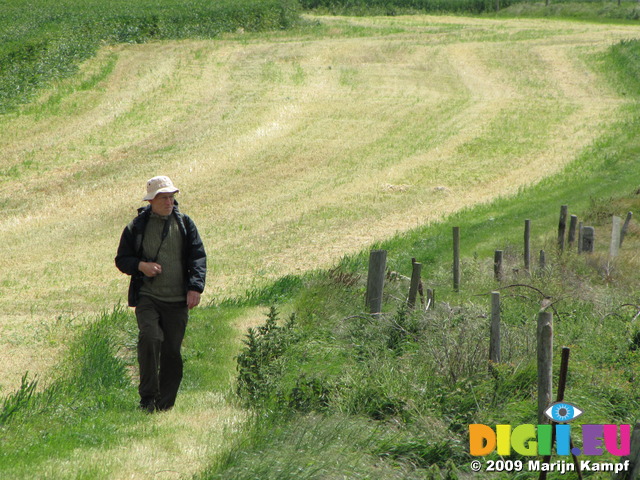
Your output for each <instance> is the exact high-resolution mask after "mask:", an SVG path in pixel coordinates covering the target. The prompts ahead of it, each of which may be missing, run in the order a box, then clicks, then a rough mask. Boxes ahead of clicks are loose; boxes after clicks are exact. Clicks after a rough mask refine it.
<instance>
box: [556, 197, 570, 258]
mask: <svg viewBox="0 0 640 480" xmlns="http://www.w3.org/2000/svg"><path fill="white" fill-rule="evenodd" d="M568 213H569V207H568V205H562V206H561V207H560V221H559V222H558V249H559V250H560V252H562V251H564V234H565V231H566V229H567V214H568Z"/></svg>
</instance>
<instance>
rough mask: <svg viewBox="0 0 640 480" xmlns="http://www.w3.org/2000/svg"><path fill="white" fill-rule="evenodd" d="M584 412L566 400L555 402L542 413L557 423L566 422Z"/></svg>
mask: <svg viewBox="0 0 640 480" xmlns="http://www.w3.org/2000/svg"><path fill="white" fill-rule="evenodd" d="M583 413H584V412H583V411H582V410H580V409H579V408H578V407H576V406H575V405H571V404H570V403H567V402H556V403H554V404H552V405H551V406H550V407H549V408H547V409H546V410H545V411H544V414H545V415H546V416H547V417H548V418H550V419H551V420H553V421H554V422H557V423H568V422H571V421H572V420H575V419H576V418H578V417H579V416H580V415H582V414H583Z"/></svg>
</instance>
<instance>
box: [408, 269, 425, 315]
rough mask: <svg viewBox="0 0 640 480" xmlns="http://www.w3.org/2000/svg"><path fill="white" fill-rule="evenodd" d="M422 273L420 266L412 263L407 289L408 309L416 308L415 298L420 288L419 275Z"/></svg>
mask: <svg viewBox="0 0 640 480" xmlns="http://www.w3.org/2000/svg"><path fill="white" fill-rule="evenodd" d="M421 272H422V264H421V263H418V262H413V270H412V272H411V287H410V288H409V302H408V306H409V308H410V309H413V307H415V306H416V298H417V296H418V287H419V286H420V274H421Z"/></svg>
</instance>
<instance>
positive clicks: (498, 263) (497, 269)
mask: <svg viewBox="0 0 640 480" xmlns="http://www.w3.org/2000/svg"><path fill="white" fill-rule="evenodd" d="M502 253H503V252H502V250H496V253H495V255H494V257H493V277H494V278H495V279H496V281H498V282H501V281H502Z"/></svg>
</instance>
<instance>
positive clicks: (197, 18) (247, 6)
mask: <svg viewBox="0 0 640 480" xmlns="http://www.w3.org/2000/svg"><path fill="white" fill-rule="evenodd" d="M298 9H299V6H298V3H297V2H296V1H295V0H259V1H257V0H233V1H231V0H222V1H215V2H211V1H206V0H192V1H189V2H181V1H177V0H162V1H160V2H158V1H151V0H142V1H136V2H128V1H124V0H117V1H111V2H106V3H105V2H101V1H99V0H64V1H60V2H51V1H47V0H36V1H27V0H12V1H11V2H6V1H5V2H2V4H1V10H2V16H1V17H0V113H5V112H8V111H10V110H12V109H14V108H15V107H16V106H17V105H19V104H21V103H25V102H28V101H29V100H30V99H32V98H33V96H34V95H35V94H36V92H37V91H38V89H39V88H41V87H43V86H44V85H47V84H48V83H49V82H50V81H52V80H54V79H59V78H63V77H66V76H69V75H71V74H72V73H74V72H75V71H76V70H77V67H78V65H79V64H80V62H82V61H83V60H85V59H87V58H88V57H90V56H92V55H93V54H94V53H95V52H96V50H97V49H98V48H99V47H100V46H101V45H105V44H115V43H142V42H148V41H151V40H174V39H183V38H213V37H215V36H217V35H220V34H221V33H224V32H234V31H236V30H238V29H242V30H244V31H247V32H249V31H262V30H272V29H283V28H288V27H290V26H292V25H293V24H294V23H295V22H296V21H297V19H298Z"/></svg>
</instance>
